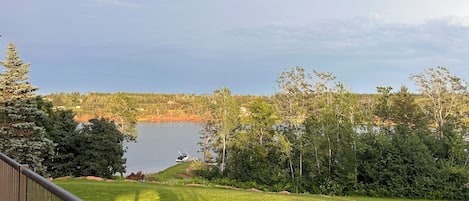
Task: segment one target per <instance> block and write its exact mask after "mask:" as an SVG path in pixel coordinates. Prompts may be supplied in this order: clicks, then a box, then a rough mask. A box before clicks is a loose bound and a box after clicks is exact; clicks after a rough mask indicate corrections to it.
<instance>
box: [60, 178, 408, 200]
mask: <svg viewBox="0 0 469 201" xmlns="http://www.w3.org/2000/svg"><path fill="white" fill-rule="evenodd" d="M54 183H56V184H57V185H59V186H61V187H62V188H64V189H66V190H68V191H70V192H71V193H73V194H75V195H76V196H78V197H80V198H82V199H83V200H85V201H160V200H161V201H165V200H171V201H173V200H174V201H178V200H181V201H182V200H184V201H218V200H239V201H251V200H252V201H289V200H291V201H352V200H356V201H372V200H373V201H417V200H412V199H386V198H366V197H334V196H324V195H304V194H302V195H296V194H290V195H281V194H278V193H268V192H251V191H248V190H233V189H224V188H220V187H201V186H183V185H166V184H157V183H148V182H147V183H138V182H124V181H114V182H106V181H89V180H85V179H68V180H60V181H54Z"/></svg>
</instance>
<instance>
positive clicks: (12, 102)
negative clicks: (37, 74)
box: [0, 43, 54, 174]
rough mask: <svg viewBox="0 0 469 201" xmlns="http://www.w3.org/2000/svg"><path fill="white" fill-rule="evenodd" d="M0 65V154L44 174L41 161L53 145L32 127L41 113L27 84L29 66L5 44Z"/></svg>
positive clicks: (34, 89)
mask: <svg viewBox="0 0 469 201" xmlns="http://www.w3.org/2000/svg"><path fill="white" fill-rule="evenodd" d="M0 65H2V66H4V67H5V70H4V71H3V72H2V73H1V74H0V76H1V77H0V127H1V129H0V138H1V140H0V150H1V151H2V152H3V153H5V154H6V155H8V156H10V157H12V158H13V159H15V160H16V161H18V162H19V163H23V164H28V165H30V167H31V168H32V169H33V170H35V171H36V172H39V173H43V174H44V173H45V171H46V169H47V168H46V167H45V165H44V164H43V161H44V158H45V157H46V156H48V155H51V154H52V153H53V147H54V145H53V143H52V141H50V140H48V139H46V138H45V137H46V136H45V134H46V133H45V130H44V128H43V127H40V126H37V125H36V123H35V119H36V118H40V117H41V116H43V115H44V113H43V112H42V111H41V110H39V109H38V108H37V104H36V102H35V98H34V97H35V95H34V92H35V91H36V90H37V88H36V87H34V86H32V85H31V84H30V83H29V81H28V80H29V76H28V73H29V66H30V64H25V63H23V61H22V60H21V59H20V57H19V53H18V51H17V50H16V46H15V45H14V44H13V43H9V44H8V48H7V55H6V57H5V61H2V62H0Z"/></svg>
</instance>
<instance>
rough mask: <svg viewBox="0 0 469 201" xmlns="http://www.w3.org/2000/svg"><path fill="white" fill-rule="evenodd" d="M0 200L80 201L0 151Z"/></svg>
mask: <svg viewBox="0 0 469 201" xmlns="http://www.w3.org/2000/svg"><path fill="white" fill-rule="evenodd" d="M0 200H1V201H56V200H57V201H61V200H63V201H81V199H80V198H78V197H76V196H74V195H73V194H71V193H70V192H68V191H66V190H64V189H62V188H60V187H59V186H57V185H55V184H54V183H52V182H50V181H48V180H47V179H45V178H44V177H42V176H40V175H38V174H36V173H35V172H33V171H32V170H30V169H29V168H28V166H27V165H21V164H19V163H17V162H16V161H14V160H13V159H11V158H9V157H8V156H6V155H4V154H3V153H0Z"/></svg>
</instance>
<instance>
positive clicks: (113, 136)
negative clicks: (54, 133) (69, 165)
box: [71, 118, 126, 178]
mask: <svg viewBox="0 0 469 201" xmlns="http://www.w3.org/2000/svg"><path fill="white" fill-rule="evenodd" d="M71 143H72V144H73V147H74V148H75V149H76V152H77V153H79V155H77V156H76V158H75V161H76V169H75V172H74V175H75V176H88V175H93V176H99V177H105V178H111V177H112V175H114V174H115V173H121V174H122V173H124V172H125V162H126V159H125V158H124V152H125V150H124V147H123V143H124V136H123V135H122V133H121V132H119V130H118V129H117V128H116V126H115V124H114V123H113V122H110V121H108V120H106V119H104V118H101V119H91V120H89V122H88V123H85V124H84V125H83V128H81V129H80V130H79V132H78V133H77V134H76V135H75V136H73V139H72V140H71Z"/></svg>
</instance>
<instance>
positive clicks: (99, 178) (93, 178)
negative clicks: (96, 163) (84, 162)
mask: <svg viewBox="0 0 469 201" xmlns="http://www.w3.org/2000/svg"><path fill="white" fill-rule="evenodd" d="M86 179H87V180H91V181H104V179H103V178H101V177H95V176H87V177H86Z"/></svg>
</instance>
